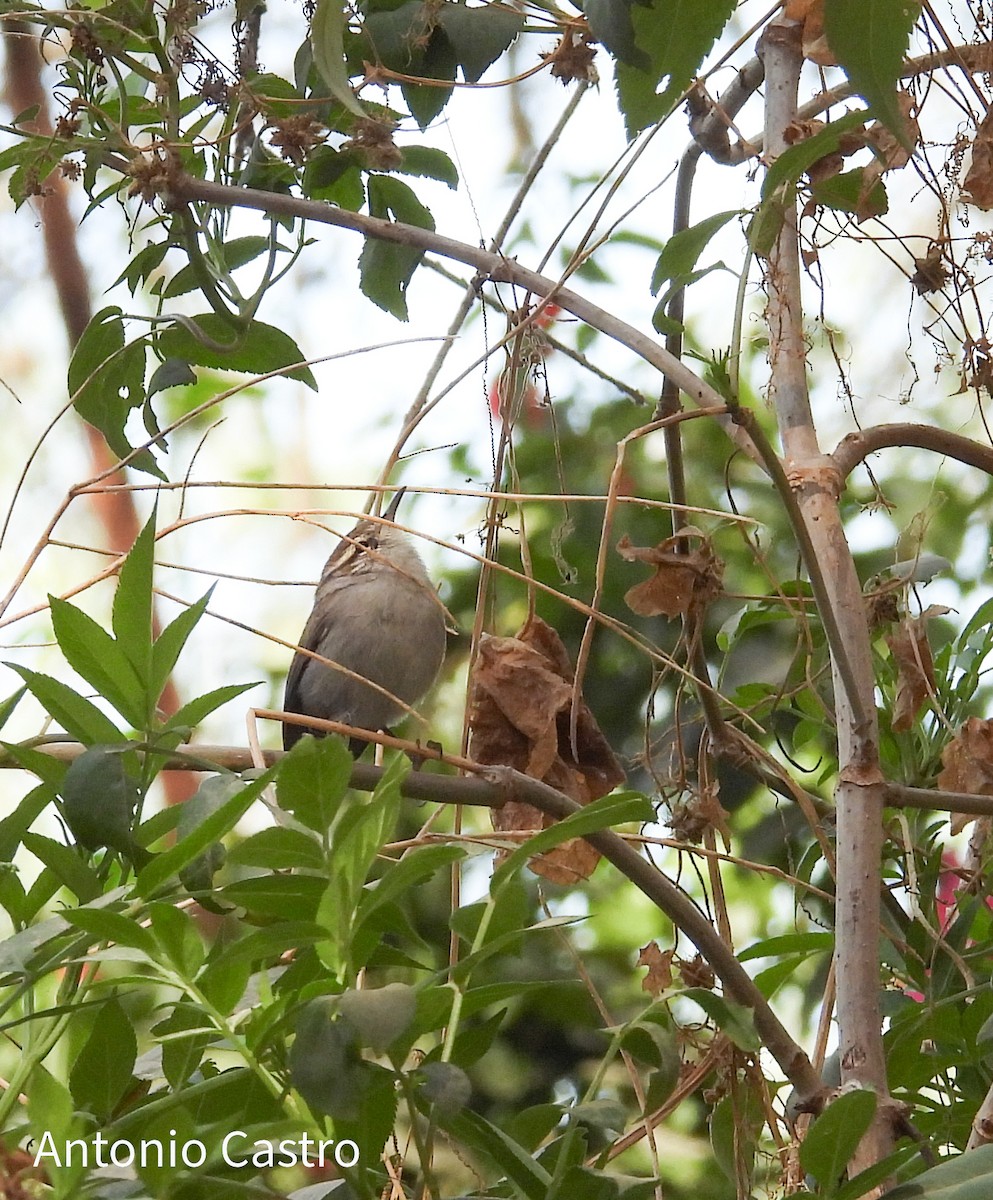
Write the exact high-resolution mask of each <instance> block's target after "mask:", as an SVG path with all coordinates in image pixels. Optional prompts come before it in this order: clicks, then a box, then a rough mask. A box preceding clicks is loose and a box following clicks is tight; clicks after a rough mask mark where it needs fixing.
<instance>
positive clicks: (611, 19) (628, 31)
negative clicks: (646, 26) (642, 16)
mask: <svg viewBox="0 0 993 1200" xmlns="http://www.w3.org/2000/svg"><path fill="white" fill-rule="evenodd" d="M580 7H581V8H582V10H583V12H584V13H586V20H587V22H588V23H589V26H590V31H591V32H592V34H593V36H594V37H595V38H596V40H597V41H598V42H601V43H602V44H603V45H604V46H606V48H607V49H608V50H609V51H610V53H611V54H612V55H613V57H614V58H616V59H617V60H618V61H619V62H622V63H627V64H628V66H631V67H637V68H638V69H639V70H640V71H648V70H650V68H651V65H652V60H651V59H650V58H649V56H648V55H647V54H646V53H645V51H644V50H639V49H638V46H637V43H636V42H635V36H634V25H633V23H632V21H631V9H632V7H633V5H632V0H583V4H582V5H581V6H580Z"/></svg>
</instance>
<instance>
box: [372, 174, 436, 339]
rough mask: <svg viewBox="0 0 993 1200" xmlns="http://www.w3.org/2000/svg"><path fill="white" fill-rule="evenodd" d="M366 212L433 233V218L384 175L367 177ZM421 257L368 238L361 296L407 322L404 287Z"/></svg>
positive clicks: (418, 252) (407, 190) (415, 251)
mask: <svg viewBox="0 0 993 1200" xmlns="http://www.w3.org/2000/svg"><path fill="white" fill-rule="evenodd" d="M369 212H370V213H371V214H372V216H374V217H380V218H382V219H383V220H388V219H389V218H391V217H392V218H393V220H395V221H401V222H403V223H404V224H406V225H416V226H417V227H418V228H420V229H434V218H433V217H432V216H431V213H430V212H429V211H428V209H426V208H425V207H424V205H423V204H421V202H420V201H419V200H418V199H417V197H416V195H415V194H414V193H413V191H411V189H410V188H409V187H407V185H406V184H405V183H402V182H401V181H400V180H399V179H391V178H389V176H386V175H370V177H369ZM422 257H423V251H421V250H418V249H416V248H414V247H413V246H401V245H400V244H399V243H394V242H387V241H383V240H382V239H380V238H368V239H367V240H366V243H365V246H364V247H363V248H362V253H361V255H360V256H359V275H360V284H361V287H362V294H363V295H364V296H367V297H368V298H369V299H370V300H371V301H372V302H373V304H376V305H378V307H379V308H382V309H384V310H385V311H386V312H388V313H392V314H393V316H395V317H397V318H398V319H399V320H401V321H406V320H407V285H408V284H409V283H410V279H411V276H412V275H413V274H414V271H415V270H416V268H417V265H418V263H419V262H420V261H421V258H422Z"/></svg>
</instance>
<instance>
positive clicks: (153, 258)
mask: <svg viewBox="0 0 993 1200" xmlns="http://www.w3.org/2000/svg"><path fill="white" fill-rule="evenodd" d="M168 250H169V243H168V242H152V243H150V244H149V245H148V246H145V247H144V248H143V249H141V250H139V251H138V253H137V254H136V255H135V256H134V258H132V259H131V261H130V262H129V263H128V265H127V266H126V267H125V268H124V270H123V271H122V272H121V273H120V275H118V277H117V278H116V279H115V280H114V282H113V284H112V285H111V286H112V287H117V285H118V284H119V283H126V284H127V285H128V290H129V291H130V293H131V295H132V296H133V295H134V294H135V292H136V291H137V290H138V288H139V287H141V286H142V285H143V284H145V283H147V282H148V280H149V278H150V276H151V275H152V274H153V273H154V272H155V271H157V270H158V269H159V267H160V266H161V265H162V260H163V259H164V258H165V256H166V254H167V253H168Z"/></svg>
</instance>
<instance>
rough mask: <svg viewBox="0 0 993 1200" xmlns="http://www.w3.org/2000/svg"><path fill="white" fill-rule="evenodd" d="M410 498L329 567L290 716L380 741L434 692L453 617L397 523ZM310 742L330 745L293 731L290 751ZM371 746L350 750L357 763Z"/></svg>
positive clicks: (355, 742)
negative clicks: (335, 725) (379, 735)
mask: <svg viewBox="0 0 993 1200" xmlns="http://www.w3.org/2000/svg"><path fill="white" fill-rule="evenodd" d="M404 491H405V489H403V488H401V489H400V490H399V491H398V492H397V493H396V495H395V496H394V497H393V500H392V502H391V503H390V506H389V508H388V509H387V510H386V512H385V514H384V515H383V517H382V519H381V520H370V519H369V518H365V519H363V520H361V521H359V523H358V524H357V525H356V526H355V527H354V528H353V529H352V530H351V532H350V533H348V534H346V535H345V537H343V538H342V539H341V541H340V542H339V544H338V545H337V546H336V547H335V549H334V552H333V553H332V554H331V557H330V558H329V559H328V560H327V562H326V563H325V565H324V570H323V572H322V574H321V580H320V583H319V584H318V585H317V591H316V593H315V596H314V607H313V611H312V612H311V614H310V617H309V618H308V620H307V624H306V625H305V626H304V630H303V633H302V634H301V635H300V641H299V647H300V649H298V650H297V653H296V654H295V655H294V658H293V662H292V663H291V664H290V669H289V673H288V675H287V676H286V690H285V693H284V699H283V708H284V710H285V711H286V712H291V713H300V714H301V715H304V716H309V717H320V718H323V719H324V720H329V721H340V722H342V723H343V724H345V725H354V726H355V727H356V728H357V729H366V730H369V731H370V732H371V733H377V732H379V731H380V730H384V729H387V728H389V726H390V725H392V724H393V723H394V722H395V721H397V720H399V719H400V718H401V717H402V716H403V715H404V714H405V712H406V708H405V707H404V705H409V706H411V707H413V706H414V705H415V704H417V703H418V701H419V700H421V699H422V697H423V696H424V695H425V693H426V692H427V691H428V689H429V688H430V687H431V685H432V684H433V683H434V681H435V678H436V677H437V675H438V672H439V671H440V669H441V664H442V662H443V661H444V657H445V644H446V628H445V610H444V608H443V606H442V604H441V601H440V600H439V599H438V596H437V593H436V592H435V589H434V586H433V584H432V583H431V580H430V578H429V576H428V573H427V570H426V569H425V566H424V563H423V562H422V561H421V556H420V555H419V554H418V552H417V549H416V548H415V546H414V544H413V542H412V541H411V539H410V537H409V536H408V535H407V534H406V533H404V532H403V530H401V529H397V528H396V526H395V525H393V524H392V523H391V522H392V521H393V519H394V517H395V516H396V510H397V506H398V505H399V503H400V501H401V499H402V498H403V494H404ZM304 650H311V651H313V652H314V653H316V654H320V655H321V656H322V657H323V658H326V659H329V660H330V661H331V662H333V663H336V664H337V667H338V668H340V667H345V668H347V670H348V671H351V672H353V674H346V673H345V672H344V671H342V670H340V669H337V668H336V667H332V666H328V665H326V664H325V663H322V662H319V661H318V660H317V659H315V658H312V657H311V656H310V655H308V654H305V653H302V651H304ZM357 677H358V678H357ZM365 681H368V682H365ZM370 684H377V685H378V686H379V688H381V689H383V690H382V691H380V690H378V689H377V688H376V687H373V686H370ZM387 693H389V694H387ZM398 701H402V702H403V703H402V704H400V703H398ZM307 732H313V733H314V734H315V736H321V735H320V734H319V733H318V732H317V731H316V730H314V731H308V730H306V729H305V728H304V727H303V726H300V725H290V724H285V723H284V725H283V748H284V749H285V750H289V749H291V747H292V746H294V745H295V744H296V742H297V741H299V739H300V738H301V737H302V736H303V735H304V733H307ZM367 744H368V743H367V742H366V741H365V740H364V739H362V738H357V737H353V738H351V739H350V740H349V749H350V750H351V752H352V755H353V756H354V757H356V758H357V757H358V756H359V755H360V754H361V753H362V751H363V750H364V749H365V747H366V745H367Z"/></svg>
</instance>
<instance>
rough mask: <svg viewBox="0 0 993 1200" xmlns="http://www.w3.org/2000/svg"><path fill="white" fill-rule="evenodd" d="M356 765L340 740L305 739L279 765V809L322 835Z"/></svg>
mask: <svg viewBox="0 0 993 1200" xmlns="http://www.w3.org/2000/svg"><path fill="white" fill-rule="evenodd" d="M353 763H354V760H353V758H352V756H351V754H350V753H349V752H348V747H347V746H346V745H345V743H344V742H343V741H342V739H341V738H332V737H329V738H311V737H302V738H301V739H300V741H298V742H297V743H296V745H295V746H294V747H293V749H292V750H291V751H290V752H289V754H287V755H286V756H285V758H283V759H282V760H281V762H280V764H279V779H278V781H277V784H276V794H277V796H278V798H279V807H280V808H281V809H283V811H284V812H288V813H292V814H293V816H294V817H296V819H297V820H298V821H299V822H300V823H301V824H303V825H306V826H307V828H308V829H313V830H314V831H315V832H316V833H319V834H321V835H322V836H323V835H324V834H325V833H326V832H327V831H328V829H329V828H330V827H331V824H332V822H333V821H334V819H335V816H336V815H337V813H338V810H339V807H340V805H341V802H342V800H343V799H344V796H345V793H346V792H347V791H348V782H349V780H350V779H351V777H352V766H353Z"/></svg>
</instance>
